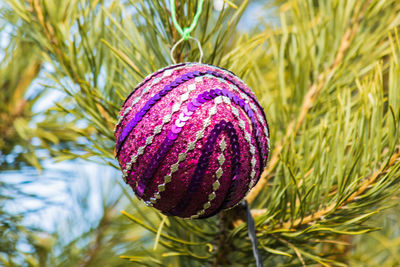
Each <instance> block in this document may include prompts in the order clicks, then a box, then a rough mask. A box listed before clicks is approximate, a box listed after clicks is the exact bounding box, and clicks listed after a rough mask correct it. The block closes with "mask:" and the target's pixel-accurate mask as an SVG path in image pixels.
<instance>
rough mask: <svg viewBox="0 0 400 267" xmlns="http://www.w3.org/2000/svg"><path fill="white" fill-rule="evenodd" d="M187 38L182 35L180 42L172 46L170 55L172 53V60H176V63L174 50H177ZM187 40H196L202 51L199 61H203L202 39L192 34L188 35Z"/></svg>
mask: <svg viewBox="0 0 400 267" xmlns="http://www.w3.org/2000/svg"><path fill="white" fill-rule="evenodd" d="M185 40H186V39H185V38H184V37H182V38H181V39H180V40H179V41H178V42H176V43H175V44H174V46H173V47H172V48H171V54H170V55H171V59H172V62H174V64H176V60H175V58H174V51H175V49H176V47H177V46H178V45H179V44H180V43H182V42H183V41H185ZM187 40H194V41H196V43H197V46H198V47H199V51H200V58H199V63H201V61H202V60H203V49H202V48H201V44H200V41H199V40H198V39H196V38H194V37H192V36H188V37H187Z"/></svg>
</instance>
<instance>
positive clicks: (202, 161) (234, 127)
mask: <svg viewBox="0 0 400 267" xmlns="http://www.w3.org/2000/svg"><path fill="white" fill-rule="evenodd" d="M115 138H116V148H115V153H116V157H117V159H118V161H119V164H120V166H121V169H122V172H123V178H124V180H125V182H126V183H127V184H129V185H130V186H131V187H132V189H133V191H134V192H135V194H136V196H137V197H138V198H140V199H142V200H143V201H144V202H145V203H146V204H147V205H149V206H153V207H155V208H157V209H158V210H160V211H161V212H162V213H164V214H166V215H169V216H178V217H182V218H192V219H194V218H207V217H210V216H213V215H215V214H217V213H218V212H219V211H221V210H224V209H229V208H232V207H233V206H235V205H236V204H237V203H239V202H240V201H241V200H242V199H243V198H244V197H245V196H246V194H247V193H248V192H249V191H250V190H251V188H252V187H254V186H255V184H256V183H257V181H258V179H259V178H260V175H261V173H262V171H263V169H264V168H265V165H266V163H267V159H268V154H269V150H270V146H269V128H268V124H267V120H266V117H265V114H264V111H263V109H262V107H261V106H260V104H259V103H258V101H257V99H256V96H255V95H254V93H253V92H252V91H251V89H250V88H249V87H248V86H247V85H246V84H245V83H244V82H243V81H241V80H240V79H239V78H238V77H237V76H235V75H234V74H233V73H231V72H230V71H227V70H225V69H222V68H219V67H215V66H212V65H207V64H201V63H182V64H177V65H173V66H169V67H167V68H164V69H161V70H159V71H157V72H155V73H153V74H151V75H150V76H148V77H147V78H146V79H145V80H144V81H143V82H142V83H140V84H139V85H138V86H137V87H136V88H135V89H134V90H133V92H132V93H131V94H130V95H129V96H128V98H127V99H126V100H125V102H124V104H123V106H122V110H121V113H120V119H119V121H118V123H117V125H116V128H115Z"/></svg>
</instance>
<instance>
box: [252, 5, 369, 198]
mask: <svg viewBox="0 0 400 267" xmlns="http://www.w3.org/2000/svg"><path fill="white" fill-rule="evenodd" d="M368 3H369V1H367V2H366V3H365V5H364V6H363V8H362V10H361V12H359V13H358V14H357V13H356V12H355V13H354V15H353V17H352V19H351V22H350V25H351V27H349V28H348V29H347V30H346V32H345V33H344V34H343V37H342V40H341V42H340V46H339V49H338V52H337V54H336V57H335V60H334V62H333V63H332V65H331V66H330V67H329V68H328V69H326V70H325V71H324V72H322V73H320V74H319V75H318V77H317V79H316V81H315V82H314V83H313V84H312V85H311V87H310V88H309V89H308V92H307V94H306V95H305V96H304V100H303V104H302V106H301V109H300V113H299V116H298V117H297V119H293V120H292V121H291V122H290V123H289V126H288V127H287V130H286V134H285V136H284V137H283V138H282V139H281V141H280V142H279V144H278V145H277V146H276V147H275V149H274V150H273V152H272V156H271V158H270V161H269V163H268V166H267V168H266V169H265V170H264V171H263V173H262V174H261V177H260V180H259V181H258V183H257V185H256V186H255V187H254V188H253V190H252V191H251V192H250V193H249V195H248V196H247V201H248V202H249V203H252V202H253V201H254V200H255V199H256V197H257V195H258V194H259V193H260V192H261V190H262V189H263V188H264V186H265V185H266V183H267V182H268V180H269V178H270V177H273V176H272V175H270V176H268V174H269V173H271V172H272V171H273V170H274V169H275V167H276V166H277V165H278V162H279V155H280V153H281V152H282V149H283V147H284V146H285V145H286V143H287V141H288V140H289V137H290V136H292V135H296V134H297V132H298V131H299V129H300V127H301V125H302V124H303V123H304V120H305V118H306V115H307V113H308V111H309V110H310V108H311V107H312V105H313V104H314V102H315V100H316V99H317V97H318V95H319V93H320V92H321V90H322V89H323V88H324V87H325V85H326V84H327V83H328V82H329V80H330V78H331V77H332V76H333V74H334V73H335V71H336V70H337V69H338V67H339V66H340V65H341V63H342V60H343V58H344V56H345V54H346V51H347V50H348V49H349V47H350V44H351V42H352V40H353V39H354V37H355V35H356V33H357V32H358V27H359V24H360V21H361V19H362V17H363V15H364V11H365V10H366V8H367V6H368V5H367V4H368Z"/></svg>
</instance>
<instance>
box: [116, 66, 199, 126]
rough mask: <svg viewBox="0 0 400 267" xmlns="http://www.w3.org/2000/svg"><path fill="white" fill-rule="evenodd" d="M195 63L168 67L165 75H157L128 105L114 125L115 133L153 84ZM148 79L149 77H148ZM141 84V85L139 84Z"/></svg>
mask: <svg viewBox="0 0 400 267" xmlns="http://www.w3.org/2000/svg"><path fill="white" fill-rule="evenodd" d="M192 65H193V64H187V65H183V66H180V67H177V68H173V69H167V70H165V71H164V73H163V75H162V76H161V77H157V78H154V79H153V81H152V82H151V83H150V84H149V85H147V86H146V87H145V88H144V89H143V90H142V92H141V93H140V95H139V96H137V97H135V98H134V99H133V101H132V103H131V105H130V106H129V107H127V108H126V109H125V111H124V113H123V114H122V116H120V117H119V119H118V122H117V124H116V125H115V127H114V133H115V132H116V130H117V127H118V126H119V125H120V124H121V122H122V120H123V119H124V118H125V116H126V115H127V114H128V113H129V111H131V110H132V108H133V107H134V106H135V105H136V104H137V103H138V102H139V101H140V100H141V99H142V97H143V96H145V95H146V94H147V93H148V91H149V90H150V88H152V87H153V86H155V85H157V84H158V83H159V82H161V81H162V80H163V79H165V78H167V77H169V76H171V75H172V74H173V73H174V72H175V71H177V70H180V69H182V68H186V67H191V66H192ZM152 75H153V74H150V75H149V76H148V77H151V76H152ZM146 79H147V77H146ZM139 86H140V85H139Z"/></svg>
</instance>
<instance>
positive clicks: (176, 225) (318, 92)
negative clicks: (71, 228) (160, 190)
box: [0, 0, 400, 266]
mask: <svg viewBox="0 0 400 267" xmlns="http://www.w3.org/2000/svg"><path fill="white" fill-rule="evenodd" d="M7 2H8V4H9V7H10V9H11V10H12V12H14V13H15V14H16V16H18V20H17V21H18V23H15V24H16V25H23V26H20V27H18V26H16V27H17V28H18V32H21V34H22V35H23V37H24V38H25V39H26V40H27V42H29V43H30V44H31V46H32V47H34V49H35V50H34V51H35V57H33V56H32V58H33V59H32V60H30V61H29V62H31V64H34V63H32V62H38V63H36V64H39V65H41V64H50V65H51V66H52V70H51V71H45V72H46V73H45V75H46V77H47V79H49V81H51V83H49V84H46V85H45V86H46V87H55V88H56V89H61V90H63V91H64V92H65V93H66V97H65V99H64V100H63V101H61V102H59V103H58V104H57V106H56V107H55V108H53V109H51V111H52V112H53V114H54V116H55V117H57V118H66V117H67V116H68V117H71V118H72V119H71V120H72V121H73V125H72V126H71V127H69V130H70V131H71V136H75V135H76V136H79V138H78V139H76V141H75V142H74V145H73V146H72V147H71V149H68V148H65V149H61V150H56V149H54V148H52V147H51V146H49V148H48V149H49V150H50V151H51V154H52V155H53V156H54V157H55V158H56V159H58V160H65V159H73V158H83V159H86V160H94V161H101V162H103V163H105V164H108V165H111V166H114V167H115V168H118V166H117V164H116V161H115V159H114V156H113V149H114V136H113V127H114V124H115V123H116V121H117V116H118V112H119V110H120V107H121V104H122V102H123V101H124V99H125V98H126V96H127V95H128V94H129V92H130V91H131V90H132V89H133V88H134V87H135V86H136V85H137V84H138V83H139V82H140V81H141V80H142V79H143V78H144V77H145V76H146V75H148V74H150V73H152V72H154V71H155V70H157V69H160V68H162V67H165V66H167V65H169V64H171V62H172V60H171V59H170V57H169V51H170V49H171V47H172V45H173V44H174V43H176V42H177V41H178V40H179V39H180V36H179V34H178V32H177V31H176V29H175V28H174V27H173V25H172V19H171V17H170V12H169V10H168V8H167V7H168V4H167V2H168V1H167V0H163V1H156V0H147V1H144V0H138V1H133V0H129V1H125V0H117V1H105V0H91V1H89V0H71V1H62V0H52V1H44V0H7ZM224 2H225V3H226V4H225V6H224V8H223V10H222V11H216V10H214V9H213V3H212V1H205V3H204V7H203V13H202V16H201V17H200V20H199V24H198V26H197V27H196V29H195V31H194V32H193V33H192V36H195V37H196V38H198V39H199V41H200V42H201V44H202V47H203V50H204V53H205V57H204V59H203V61H204V62H205V63H209V64H214V65H218V66H220V67H224V68H227V69H230V70H232V71H233V72H234V73H236V74H237V75H239V76H241V77H242V78H243V80H244V81H246V82H247V83H248V84H249V85H250V87H251V88H252V89H253V90H254V91H255V93H256V94H257V96H258V99H259V100H260V102H261V104H262V106H263V107H264V109H265V112H266V114H267V118H268V120H269V126H270V129H271V137H272V141H271V144H272V151H271V153H270V159H269V163H268V166H267V169H266V170H265V171H264V173H263V175H262V177H261V179H260V181H259V183H258V184H257V186H256V187H255V188H254V189H253V191H252V192H251V193H250V194H249V196H248V197H247V199H248V201H249V203H251V208H252V213H253V216H254V217H255V223H256V232H257V237H258V241H259V250H260V253H261V254H262V257H263V260H264V261H265V265H267V266H272V265H278V266H306V265H312V264H319V265H322V266H346V264H362V263H365V262H367V261H368V258H365V257H364V256H363V255H362V254H363V253H369V252H368V251H364V250H363V249H362V243H363V242H364V241H363V238H364V237H361V239H360V238H359V237H357V236H358V235H363V234H366V233H369V232H371V231H374V230H378V229H379V227H381V223H378V222H379V221H376V219H374V218H378V216H380V215H381V214H388V212H389V210H386V209H388V208H393V206H395V205H396V204H397V202H398V198H396V193H397V191H398V188H399V186H400V184H399V182H400V161H399V160H400V137H399V134H400V130H399V126H400V125H399V123H400V37H399V32H398V31H399V25H400V2H399V1H397V0H387V1H380V0H362V1H350V0H348V1H347V0H346V1H342V0H331V1H312V0H307V1H303V0H291V1H275V2H274V3H272V2H269V1H268V3H264V2H262V1H253V2H250V3H248V1H246V0H235V1H224ZM196 3H197V1H194V0H185V1H176V6H177V17H178V21H179V24H180V25H185V26H186V25H189V24H190V22H191V18H193V16H194V14H195V12H196ZM248 5H257V6H258V7H260V8H265V9H271V8H274V9H276V13H273V14H271V16H276V17H277V19H278V23H276V24H271V23H270V22H268V21H261V22H259V25H257V27H255V28H254V29H249V30H247V31H246V32H245V33H243V32H240V31H239V30H238V29H237V25H238V22H239V20H240V19H241V17H242V15H243V13H244V12H245V10H246V7H247V6H248ZM266 14H269V13H266ZM10 56H12V54H11V55H10ZM198 56H199V51H198V50H197V47H196V44H195V43H191V42H185V43H184V44H183V45H181V46H179V47H178V49H177V53H176V58H177V60H178V61H197V59H198ZM25 60H27V57H25ZM21 64H22V65H23V67H24V70H26V69H27V68H28V69H27V70H29V66H30V64H27V63H21ZM39 65H38V66H37V68H39ZM27 70H26V71H27ZM20 74H21V75H24V76H26V75H28V74H23V72H22V71H21V72H20ZM0 82H2V81H0ZM26 82H27V83H29V80H27V81H26ZM17 87H18V86H13V88H17ZM11 93H13V92H11ZM16 93H18V91H14V94H16ZM10 103H14V102H12V101H11V102H10ZM14 104H15V103H14ZM10 110H15V109H14V108H12V107H10V108H9V109H8V111H5V112H9V111H10ZM1 112H3V111H1ZM1 112H0V116H1V114H2V113H1ZM78 125H80V126H81V127H77V126H78ZM82 125H84V126H82ZM0 126H1V125H0ZM17 128H18V127H17ZM48 132H49V133H50V134H52V133H53V134H54V131H52V130H51V131H50V130H49V131H48ZM54 135H55V136H58V134H54ZM0 145H1V143H0ZM116 180H120V178H118V177H116ZM121 188H122V190H123V192H124V194H125V196H126V197H127V199H129V204H128V208H127V209H126V210H127V211H123V212H122V214H115V212H114V211H115V208H116V204H110V203H109V204H107V205H105V212H104V216H103V219H102V220H101V221H100V222H99V224H98V226H97V228H95V229H92V230H93V231H92V232H90V235H89V234H88V235H89V236H92V238H93V239H92V240H93V242H91V243H90V244H91V246H90V247H89V249H88V250H87V251H86V252H85V253H86V254H85V253H84V255H85V256H82V254H77V255H80V256H81V257H82V258H81V260H80V261H79V260H78V258H79V257H71V259H75V260H76V262H78V263H80V265H81V266H95V265H93V264H94V263H95V262H97V263H98V262H99V261H98V260H100V259H102V260H103V261H100V262H103V263H104V264H105V265H109V266H110V265H112V266H116V265H118V264H119V265H123V264H124V263H125V262H124V261H122V263H121V262H119V263H117V262H116V261H115V258H114V256H115V255H120V254H121V253H122V254H123V255H122V256H121V258H122V259H125V260H126V261H129V262H133V263H137V264H140V265H144V266H178V265H179V266H205V265H206V266H208V265H210V266H254V257H253V252H252V247H251V243H250V241H249V239H248V238H247V225H246V223H245V219H244V217H243V216H242V214H241V212H240V211H239V209H238V208H234V209H232V210H229V211H225V212H222V213H221V214H219V215H218V216H215V217H213V218H210V219H206V220H181V219H177V218H172V217H166V216H164V215H162V214H160V213H159V212H158V211H156V210H154V209H151V208H148V207H146V206H145V205H144V204H143V203H141V202H139V201H138V200H137V199H135V198H133V197H132V193H131V192H130V191H129V192H127V191H126V190H127V187H126V186H125V185H122V186H121ZM397 195H398V193H397ZM118 201H119V200H118ZM118 201H117V200H115V203H117V202H118ZM112 203H114V202H112ZM106 211H107V212H106ZM371 218H372V219H371ZM128 221H130V222H131V223H129V224H128V223H127V222H128ZM117 229H118V231H120V233H117V232H116V230H117ZM391 231H392V230H388V235H396V234H395V233H393V231H392V232H391ZM121 233H123V234H121ZM377 233H378V232H377ZM116 237H118V238H117V239H115V238H116ZM374 238H377V239H379V240H383V238H382V236H379V235H378V234H376V235H375V236H374ZM360 240H361V241H360ZM366 243H367V242H366ZM386 243H388V242H386ZM118 244H120V249H118ZM390 244H392V245H391V246H390V247H388V250H385V251H382V252H379V253H378V252H377V255H378V254H379V255H378V256H377V257H380V258H379V259H381V261H380V262H374V259H372V258H371V259H369V264H371V265H372V266H378V265H379V264H380V263H382V262H386V263H388V264H391V266H396V265H398V264H400V260H399V258H398V256H397V254H398V252H399V247H400V246H399V241H398V237H397V239H395V241H393V243H390ZM66 247H67V248H68V249H67V250H66V251H69V252H70V253H71V254H68V253H67V254H66V255H64V258H68V257H69V256H68V255H72V252H73V249H71V248H76V247H75V244H73V243H70V244H69V245H67V246H66ZM111 252H112V253H111ZM120 252H121V253H120ZM103 253H104V255H109V254H107V253H111V255H112V257H111V258H112V259H105V258H106V257H102V255H103ZM388 255H392V256H388ZM82 259H83V260H82ZM363 259H364V260H363ZM96 260H97V261H96ZM64 263H65V261H64ZM60 265H61V263H60Z"/></svg>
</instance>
